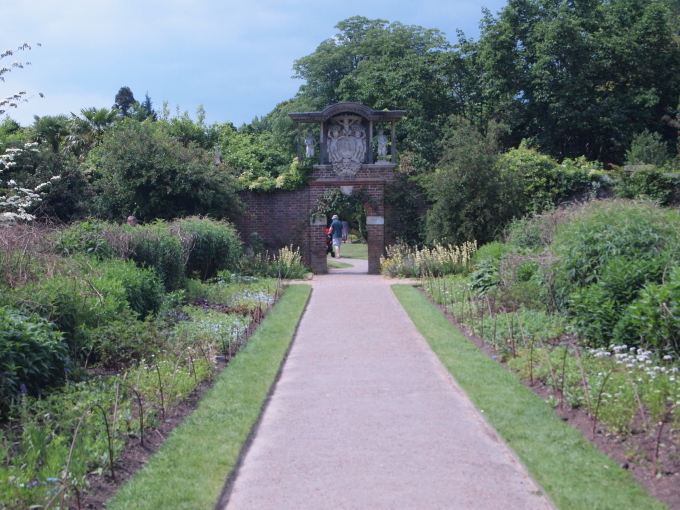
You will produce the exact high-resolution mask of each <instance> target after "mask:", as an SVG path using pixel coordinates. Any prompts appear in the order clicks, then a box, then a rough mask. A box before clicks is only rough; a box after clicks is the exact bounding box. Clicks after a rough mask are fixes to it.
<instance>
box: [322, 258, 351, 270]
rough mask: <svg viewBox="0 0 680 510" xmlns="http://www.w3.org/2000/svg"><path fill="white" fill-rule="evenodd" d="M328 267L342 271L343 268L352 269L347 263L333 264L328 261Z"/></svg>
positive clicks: (333, 262) (331, 261)
mask: <svg viewBox="0 0 680 510" xmlns="http://www.w3.org/2000/svg"><path fill="white" fill-rule="evenodd" d="M328 267H333V268H335V269H342V268H345V267H354V266H353V265H352V264H348V263H347V262H335V261H333V260H329V261H328Z"/></svg>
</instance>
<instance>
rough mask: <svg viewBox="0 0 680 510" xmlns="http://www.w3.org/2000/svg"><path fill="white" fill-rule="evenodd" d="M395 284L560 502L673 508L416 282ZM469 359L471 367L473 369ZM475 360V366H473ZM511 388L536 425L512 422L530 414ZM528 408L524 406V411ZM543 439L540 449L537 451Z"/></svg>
mask: <svg viewBox="0 0 680 510" xmlns="http://www.w3.org/2000/svg"><path fill="white" fill-rule="evenodd" d="M391 288H392V291H393V292H394V294H395V296H396V297H397V299H398V301H399V302H400V303H401V305H402V306H403V308H404V310H405V311H406V313H407V314H408V316H409V317H410V318H411V320H412V321H413V323H414V325H415V327H416V329H417V330H418V331H419V333H420V334H421V335H422V336H423V337H424V338H425V340H426V341H427V343H428V344H429V345H430V348H431V349H432V351H433V352H434V353H435V355H436V356H437V357H438V358H439V360H440V362H441V363H442V364H443V365H444V367H445V368H446V369H447V371H448V372H449V373H450V374H451V376H452V377H453V378H454V380H455V381H456V382H457V383H458V384H459V385H460V387H461V388H462V389H463V390H464V391H465V393H466V394H467V395H468V397H469V398H470V400H471V401H472V402H473V404H474V405H475V407H476V408H478V409H484V417H485V418H486V420H487V422H488V423H489V424H490V425H491V426H492V427H493V428H494V429H495V430H496V431H497V432H498V434H499V435H500V437H501V438H503V441H504V442H505V443H506V444H507V445H508V447H509V448H511V449H512V451H514V452H515V454H516V455H517V457H518V458H519V459H520V461H521V463H522V464H523V465H524V466H525V467H526V468H527V469H528V471H529V473H530V474H531V476H532V477H533V478H534V479H535V480H536V481H537V482H538V483H539V485H540V486H541V487H542V488H543V490H545V492H546V493H547V494H548V495H549V497H550V498H551V500H552V501H553V503H554V504H555V505H556V506H557V507H558V508H562V509H572V508H573V509H581V508H617V509H621V510H623V509H624V508H630V509H631V510H632V509H636V508H650V509H652V508H667V507H666V506H665V505H664V504H663V503H661V502H659V501H658V500H656V499H655V498H654V497H653V496H652V495H651V494H649V493H648V492H647V491H646V490H645V489H644V488H643V487H642V486H641V485H640V484H639V483H638V482H637V481H636V480H635V479H634V478H633V477H632V475H631V474H630V473H629V472H628V471H626V470H624V469H622V468H621V467H620V466H619V465H618V464H616V463H615V462H614V461H612V460H611V459H610V458H609V457H607V456H606V455H605V454H604V453H602V452H600V451H599V450H597V448H596V447H595V446H594V445H593V444H592V443H591V442H590V441H588V440H587V439H586V438H584V437H583V436H582V434H581V433H580V431H578V430H576V429H575V428H573V427H571V426H570V425H568V424H566V423H564V422H562V421H561V420H560V419H559V417H557V416H556V415H555V413H554V412H553V411H552V409H550V408H549V407H548V406H547V404H545V402H543V401H542V400H541V399H540V397H538V396H537V395H535V394H534V393H533V392H532V391H531V390H530V389H529V388H527V387H526V386H524V385H523V384H522V383H521V381H520V380H519V378H518V377H517V376H516V375H515V374H513V373H512V372H510V371H508V370H507V369H506V368H504V367H503V366H501V365H499V364H498V363H497V362H495V361H493V360H491V359H490V358H489V357H488V356H487V355H486V354H485V353H483V352H482V351H480V350H479V349H478V348H477V346H475V345H474V344H473V343H472V342H470V341H469V340H468V339H467V338H466V337H465V336H464V335H463V334H462V333H461V332H460V331H459V330H458V329H457V328H455V327H454V326H453V325H452V324H451V323H450V322H449V321H448V319H446V317H444V315H443V314H442V313H441V311H440V310H439V309H437V308H436V307H434V306H433V305H432V304H431V303H430V302H429V301H428V300H427V298H426V297H425V296H424V295H423V294H422V293H421V292H420V291H419V290H418V289H416V288H415V287H414V286H413V285H409V284H393V285H391ZM464 365H465V366H466V367H468V368H467V371H466V368H464ZM471 366H472V367H474V369H470V368H469V367H471ZM489 381H491V383H489ZM508 391H509V392H512V393H515V394H517V395H519V396H520V398H521V399H522V406H530V407H531V410H530V411H529V410H526V413H527V414H531V427H530V430H521V431H518V430H516V428H517V427H514V428H513V427H512V424H514V423H518V422H521V421H522V420H524V421H525V422H526V418H525V417H521V416H518V413H517V409H515V410H514V411H513V409H511V408H508V407H506V402H509V399H504V398H502V397H499V396H498V395H499V394H502V393H503V392H505V393H508ZM524 411H525V409H522V412H523V413H524ZM537 419H538V420H540V421H538V422H536V421H535V420H537ZM537 438H538V439H537ZM540 438H544V441H543V442H540V441H541V439H540ZM548 439H550V441H549V442H548ZM537 445H538V450H539V452H538V453H537V452H536V451H532V448H536V447H537ZM558 445H559V446H561V447H562V448H569V449H568V450H565V452H564V455H563V456H562V458H563V459H564V462H563V463H561V464H560V465H559V466H555V465H554V459H553V458H552V457H551V454H550V452H551V451H552V452H554V451H555V450H559V446H558ZM586 458H588V459H591V460H592V459H593V458H595V459H597V462H598V464H597V466H598V467H602V468H604V469H600V468H598V469H597V470H596V469H595V466H594V465H593V466H587V465H584V464H585V459H586ZM600 462H601V464H600ZM560 469H562V471H560ZM564 469H568V470H570V475H572V476H575V477H576V479H579V480H581V483H579V484H578V486H573V484H572V485H569V484H568V483H565V482H564V479H563V478H564V477H562V476H560V475H563V474H564V471H563V470H564ZM588 485H590V486H588ZM598 487H604V488H605V489H602V490H605V491H609V493H610V494H611V496H612V498H611V505H607V506H601V505H600V504H598V506H594V505H593V503H594V501H593V500H592V499H590V495H591V494H590V492H589V491H594V490H597V488H598ZM624 489H625V491H624ZM624 492H625V493H626V494H629V495H630V496H631V497H633V498H634V499H635V501H628V503H629V504H628V505H627V506H626V505H622V501H621V498H619V500H618V501H616V499H617V498H616V497H617V496H619V495H620V494H622V493H624ZM600 499H602V498H600Z"/></svg>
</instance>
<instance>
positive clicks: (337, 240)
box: [330, 214, 342, 258]
mask: <svg viewBox="0 0 680 510" xmlns="http://www.w3.org/2000/svg"><path fill="white" fill-rule="evenodd" d="M330 229H331V236H332V237H333V248H335V257H336V258H340V245H341V244H342V222H341V221H340V218H339V217H338V215H337V214H334V215H333V223H331V226H330Z"/></svg>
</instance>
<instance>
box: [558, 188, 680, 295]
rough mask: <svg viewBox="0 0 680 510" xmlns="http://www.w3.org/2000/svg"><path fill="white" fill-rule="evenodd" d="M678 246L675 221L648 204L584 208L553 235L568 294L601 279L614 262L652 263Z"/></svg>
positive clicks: (679, 225)
mask: <svg viewBox="0 0 680 510" xmlns="http://www.w3.org/2000/svg"><path fill="white" fill-rule="evenodd" d="M679 243H680V217H679V216H678V213H677V211H670V210H664V209H660V208H658V207H656V206H655V205H654V204H652V203H645V202H626V201H605V202H593V203H591V204H588V205H586V206H585V207H583V208H582V209H581V210H580V211H579V212H578V213H577V214H575V215H574V216H573V217H572V218H571V221H569V222H566V223H564V224H563V225H562V226H561V227H560V228H559V229H558V231H557V234H556V236H555V239H554V243H553V247H554V248H555V250H556V254H557V255H558V256H559V257H560V258H561V262H560V270H561V271H562V272H563V274H564V278H565V282H564V283H565V285H566V286H567V287H568V288H569V289H574V288H576V287H584V286H587V285H589V284H590V283H594V282H597V281H599V280H600V278H601V275H602V274H603V270H604V268H605V267H606V265H607V263H608V262H609V261H610V260H611V259H613V258H615V257H623V258H625V259H626V260H628V261H631V262H633V261H652V260H654V259H658V258H661V259H663V258H664V257H671V256H677V255H673V254H674V253H675V252H676V250H677V249H678V244H679Z"/></svg>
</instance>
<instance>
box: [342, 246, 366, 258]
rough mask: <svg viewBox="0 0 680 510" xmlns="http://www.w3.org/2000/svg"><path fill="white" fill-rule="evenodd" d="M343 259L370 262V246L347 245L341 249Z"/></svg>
mask: <svg viewBox="0 0 680 510" xmlns="http://www.w3.org/2000/svg"><path fill="white" fill-rule="evenodd" d="M340 253H341V255H342V258H343V259H363V260H368V245H367V244H364V243H351V244H350V243H347V244H343V245H342V246H341V247H340Z"/></svg>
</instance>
